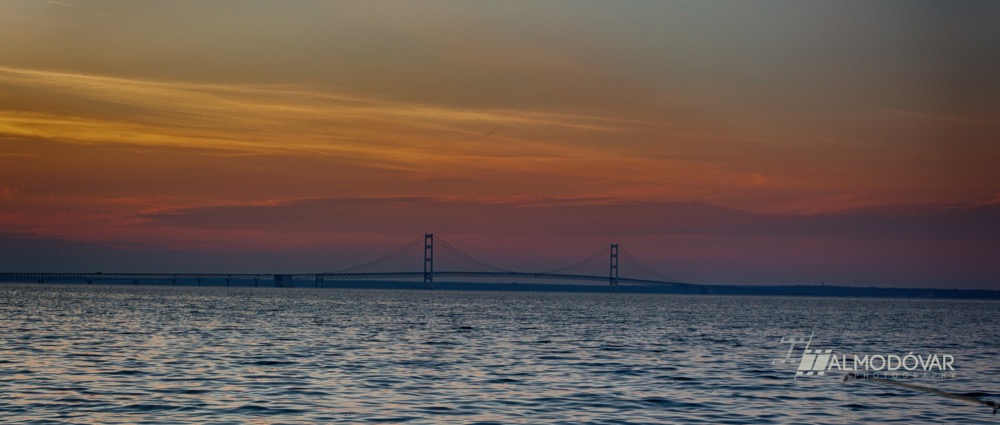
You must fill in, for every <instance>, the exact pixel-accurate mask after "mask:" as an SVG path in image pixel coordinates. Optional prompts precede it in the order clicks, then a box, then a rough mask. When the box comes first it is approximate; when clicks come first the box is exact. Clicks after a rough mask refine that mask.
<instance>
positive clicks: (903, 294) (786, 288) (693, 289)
mask: <svg viewBox="0 0 1000 425" xmlns="http://www.w3.org/2000/svg"><path fill="white" fill-rule="evenodd" d="M0 284H16V285H47V284H52V285H84V286H85V285H87V283H85V282H59V281H55V282H46V283H42V284H39V283H37V282H2V283H0ZM94 284H97V285H102V286H106V285H115V286H118V285H123V286H133V283H132V282H129V281H125V280H121V281H116V280H112V281H100V282H94ZM141 285H142V286H172V285H171V283H170V282H162V281H146V282H142V283H141ZM176 286H183V287H193V286H196V285H194V284H193V283H192V282H187V281H183V282H179V284H178V285H176ZM200 286H205V287H226V283H225V281H223V280H222V279H205V281H204V282H202V284H201V285H200ZM230 286H231V287H234V288H247V287H251V288H252V287H254V285H253V284H248V282H245V281H240V282H238V283H237V282H233V284H231V285H230ZM260 287H266V288H271V287H274V286H273V285H272V284H271V282H261V284H260ZM292 288H294V289H310V288H315V286H314V285H313V282H308V281H295V284H294V285H292V286H290V287H288V288H286V289H292ZM323 288H352V289H404V290H427V289H426V286H425V284H424V283H423V282H406V281H325V282H324V283H323ZM431 290H444V291H522V292H593V293H601V292H603V293H607V292H610V289H609V287H608V286H607V285H597V284H595V285H579V284H576V285H574V284H548V283H478V282H434V284H433V286H432V289H431ZM617 292H619V293H629V294H689V295H749V296H791V297H848V298H910V299H980V300H1000V290H989V289H942V288H885V287H855V286H836V285H701V284H691V285H678V286H642V285H620V286H618V288H617Z"/></svg>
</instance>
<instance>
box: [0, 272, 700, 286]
mask: <svg viewBox="0 0 1000 425" xmlns="http://www.w3.org/2000/svg"><path fill="white" fill-rule="evenodd" d="M277 276H290V277H291V278H292V279H295V280H298V281H308V282H322V281H325V280H394V279H422V278H424V277H425V273H424V272H422V271H417V272H375V273H288V274H273V273H100V272H96V273H30V272H29V273H0V282H39V283H44V282H53V283H55V282H62V283H65V282H81V283H83V282H86V283H93V282H100V281H121V280H126V281H132V282H134V283H135V284H138V283H139V282H140V281H150V280H154V281H169V282H173V283H174V284H176V283H177V281H178V280H181V279H184V280H197V281H199V282H200V281H201V280H202V279H220V280H225V281H226V282H227V283H228V282H229V281H230V280H243V281H247V280H252V281H254V282H260V281H268V280H272V279H275V280H277V279H276V277H277ZM432 276H433V278H445V279H447V278H478V279H482V278H492V279H498V280H514V279H531V280H573V281H579V282H608V280H609V277H608V276H592V275H580V274H564V273H531V272H513V271H489V272H443V271H442V272H433V273H432ZM616 280H617V282H618V283H624V284H633V285H672V286H696V284H692V283H682V282H668V281H662V280H648V279H631V278H626V277H618V278H616ZM501 283H502V282H501Z"/></svg>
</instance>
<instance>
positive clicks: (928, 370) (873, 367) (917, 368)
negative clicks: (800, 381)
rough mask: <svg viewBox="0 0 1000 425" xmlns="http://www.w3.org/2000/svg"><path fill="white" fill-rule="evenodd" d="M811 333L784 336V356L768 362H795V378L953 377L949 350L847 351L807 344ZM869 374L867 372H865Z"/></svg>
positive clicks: (953, 359)
mask: <svg viewBox="0 0 1000 425" xmlns="http://www.w3.org/2000/svg"><path fill="white" fill-rule="evenodd" d="M813 336H815V333H810V334H809V336H786V337H784V338H781V343H782V344H789V346H788V351H787V352H786V353H785V357H784V358H780V359H773V360H771V365H788V364H796V363H797V364H798V367H797V368H796V370H795V378H798V377H800V376H823V375H827V374H829V373H831V372H832V373H843V372H860V373H862V374H863V375H862V376H864V377H874V378H878V377H882V378H893V379H899V378H903V379H918V378H922V379H933V378H954V377H955V367H954V363H955V356H952V355H951V354H943V355H938V354H933V355H923V354H914V353H913V352H912V351H911V352H909V353H907V354H904V355H897V354H889V355H882V354H875V355H868V354H866V355H864V356H861V355H857V354H854V355H851V356H848V355H847V354H839V353H835V352H834V351H833V349H817V348H810V345H812V342H813ZM800 346H801V347H802V348H801V349H802V357H800V358H798V359H796V358H795V357H793V355H794V353H795V351H796V348H797V347H800ZM869 375H870V376H869Z"/></svg>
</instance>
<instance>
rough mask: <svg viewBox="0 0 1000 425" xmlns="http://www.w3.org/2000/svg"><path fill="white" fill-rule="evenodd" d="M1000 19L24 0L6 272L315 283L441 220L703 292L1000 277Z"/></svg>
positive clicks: (5, 78) (13, 25)
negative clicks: (295, 276)
mask: <svg viewBox="0 0 1000 425" xmlns="http://www.w3.org/2000/svg"><path fill="white" fill-rule="evenodd" d="M997 22H1000V2H993V1H989V2H985V1H984V2H977V1H962V2H954V1H912V0H907V1H898V2H897V1H837V2H827V1H800V0H795V1H769V2H738V1H690V2H686V1H685V2H669V1H663V2H659V1H655V2H654V1H651V2H641V1H617V2H616V1H593V2H589V1H524V2H521V1H416V2H388V1H377V2H361V1H351V2H323V1H276V0H275V1H259V0H241V1H202V0H199V1H125V0H122V1H73V0H60V1H29V0H0V271H50V270H51V271H97V270H102V271H137V270H144V271H194V272H205V271H218V272H317V271H327V270H335V269H338V268H343V267H347V266H350V265H353V264H356V263H359V262H363V261H364V260H367V259H371V258H373V257H377V256H379V255H381V254H383V253H385V252H388V251H391V250H392V249H395V248H397V247H399V246H401V245H403V244H404V243H406V242H408V241H410V240H412V239H414V238H416V237H419V236H420V235H422V234H423V233H425V232H433V233H435V234H436V235H439V236H440V237H443V238H445V239H446V240H447V241H448V242H450V243H451V244H453V245H456V246H459V247H461V248H462V249H464V250H465V251H466V252H468V253H470V254H472V255H474V256H476V257H479V258H482V259H484V260H487V261H489V262H490V263H494V264H497V265H500V266H504V267H508V268H515V269H521V270H525V271H530V270H540V269H547V268H554V267H558V266H561V265H565V264H569V263H572V262H574V261H576V260H578V259H581V258H584V257H586V256H587V255H589V254H591V253H593V252H596V251H598V250H600V249H601V248H602V247H604V246H607V244H609V243H612V242H616V243H619V244H621V245H622V246H623V247H627V249H628V251H629V252H631V253H632V254H635V255H636V256H637V257H639V258H640V259H642V260H643V261H644V262H645V263H646V264H648V265H649V266H651V267H653V268H655V269H657V270H659V271H660V272H662V273H664V274H666V275H669V276H672V277H675V278H677V279H681V280H685V281H690V282H698V283H753V284H800V283H805V284H818V283H820V282H826V283H827V284H844V285H865V286H867V285H876V286H897V287H899V286H907V287H956V288H989V289H1000V25H997ZM420 267H421V264H420V263H419V262H417V263H415V264H414V266H413V268H414V269H415V270H416V269H419V268H420ZM622 274H623V275H628V271H627V270H622Z"/></svg>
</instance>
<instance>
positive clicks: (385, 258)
mask: <svg viewBox="0 0 1000 425" xmlns="http://www.w3.org/2000/svg"><path fill="white" fill-rule="evenodd" d="M423 241H424V237H423V236H421V237H419V238H416V239H414V240H412V241H410V242H408V243H407V244H406V245H403V247H402V248H399V249H397V250H395V251H392V252H390V253H388V254H385V255H383V256H381V257H379V258H376V259H374V260H371V261H369V262H367V263H364V264H359V265H357V266H353V267H348V268H346V269H340V270H336V271H332V272H328V273H348V272H354V271H358V270H361V269H366V268H368V267H371V266H376V265H379V264H382V263H384V262H386V261H389V260H391V259H393V258H394V257H396V256H399V255H402V254H403V253H404V252H406V251H407V250H409V249H412V248H414V247H416V246H417V245H418V244H420V243H422V242H423Z"/></svg>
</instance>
